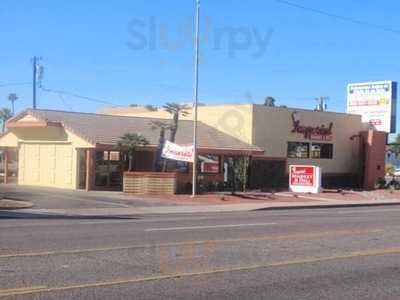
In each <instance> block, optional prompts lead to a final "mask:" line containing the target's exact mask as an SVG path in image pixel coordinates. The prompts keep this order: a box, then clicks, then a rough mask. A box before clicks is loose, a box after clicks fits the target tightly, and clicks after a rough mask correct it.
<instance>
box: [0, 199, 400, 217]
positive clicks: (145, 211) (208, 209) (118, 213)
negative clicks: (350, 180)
mask: <svg viewBox="0 0 400 300" xmlns="http://www.w3.org/2000/svg"><path fill="white" fill-rule="evenodd" d="M379 206H382V207H384V206H400V202H397V201H396V202H394V201H392V202H389V201H387V202H383V201H382V202H378V203H371V202H369V203H368V202H363V203H354V202H352V203H331V204H328V203H315V204H310V203H307V204H304V203H303V204H299V205H292V203H286V204H285V205H279V204H276V205H269V206H268V205H264V206H263V205H240V204H231V205H224V206H221V205H215V206H173V207H140V208H139V207H138V208H133V207H132V208H131V209H126V208H107V209H102V208H99V209H29V208H27V209H22V210H20V211H19V213H22V215H21V216H20V217H22V218H23V214H24V213H26V214H27V215H28V214H34V215H36V216H37V217H41V216H47V217H53V218H57V217H61V218H62V217H71V218H102V217H106V218H107V217H115V218H119V217H138V216H149V215H168V214H171V215H173V214H194V213H199V214H204V213H233V212H237V213H238V212H257V211H268V210H270V211H273V210H296V209H297V210H301V209H303V210H304V209H329V208H351V207H379ZM3 211H7V210H3ZM33 218H35V217H33Z"/></svg>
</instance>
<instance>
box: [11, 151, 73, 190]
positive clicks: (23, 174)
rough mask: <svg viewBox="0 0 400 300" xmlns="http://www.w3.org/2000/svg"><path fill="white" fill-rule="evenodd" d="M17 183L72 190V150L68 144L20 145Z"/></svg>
mask: <svg viewBox="0 0 400 300" xmlns="http://www.w3.org/2000/svg"><path fill="white" fill-rule="evenodd" d="M19 158H20V159H19V183H20V184H25V185H36V186H48V187H59V188H74V184H73V172H72V170H73V148H72V146H71V145H69V144H21V147H20V152H19Z"/></svg>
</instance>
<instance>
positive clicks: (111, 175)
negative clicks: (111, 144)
mask: <svg viewBox="0 0 400 300" xmlns="http://www.w3.org/2000/svg"><path fill="white" fill-rule="evenodd" d="M94 184H95V187H96V189H108V190H110V189H111V190H121V189H122V159H121V153H120V152H118V151H97V152H96V156H95V182H94Z"/></svg>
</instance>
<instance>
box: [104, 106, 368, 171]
mask: <svg viewBox="0 0 400 300" xmlns="http://www.w3.org/2000/svg"><path fill="white" fill-rule="evenodd" d="M101 112H102V113H106V114H113V115H128V116H139V117H158V118H165V119H169V118H171V115H170V114H169V113H167V112H166V111H164V110H162V109H161V110H159V111H156V112H151V111H143V110H139V109H138V108H103V109H102V110H101ZM293 113H296V114H297V117H298V118H299V120H300V124H301V125H302V126H306V127H314V128H316V127H318V126H321V125H325V126H328V125H329V124H330V123H332V124H333V126H332V134H331V136H330V137H329V141H327V140H325V141H324V140H321V138H323V137H318V136H314V138H312V137H305V136H304V134H299V133H297V132H293V120H292V114H293ZM185 118H186V119H191V118H193V116H192V114H189V115H188V116H186V117H185ZM198 119H199V120H200V121H201V122H204V123H205V124H207V125H210V126H212V127H214V128H216V129H218V130H220V131H222V132H224V133H226V134H229V135H231V136H233V137H235V138H238V139H240V140H242V141H243V142H246V143H249V144H254V145H257V146H259V147H260V148H262V149H263V150H264V151H265V154H264V155H265V156H266V157H269V158H280V159H287V164H288V165H290V164H313V165H318V166H320V167H322V169H323V172H324V173H325V174H350V173H357V172H358V168H359V165H360V155H359V154H360V153H359V145H358V143H359V141H358V140H357V139H355V138H351V137H354V136H357V135H359V133H360V132H361V131H362V130H365V129H366V125H365V124H363V123H362V122H361V116H359V115H350V114H345V113H334V112H317V111H313V110H304V109H293V108H282V107H266V106H264V105H257V104H243V105H215V106H200V107H199V111H198ZM289 142H304V143H308V144H309V147H310V150H311V147H312V145H313V144H321V143H324V144H332V145H333V153H332V157H329V158H312V156H311V155H308V157H307V158H299V157H295V158H293V157H290V156H289V155H288V143H289ZM288 156H289V157H288Z"/></svg>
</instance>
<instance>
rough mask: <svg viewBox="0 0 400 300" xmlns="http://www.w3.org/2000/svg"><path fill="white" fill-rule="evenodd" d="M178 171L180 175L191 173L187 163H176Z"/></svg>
mask: <svg viewBox="0 0 400 300" xmlns="http://www.w3.org/2000/svg"><path fill="white" fill-rule="evenodd" d="M176 171H177V172H178V173H189V163H187V162H185V161H177V162H176Z"/></svg>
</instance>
